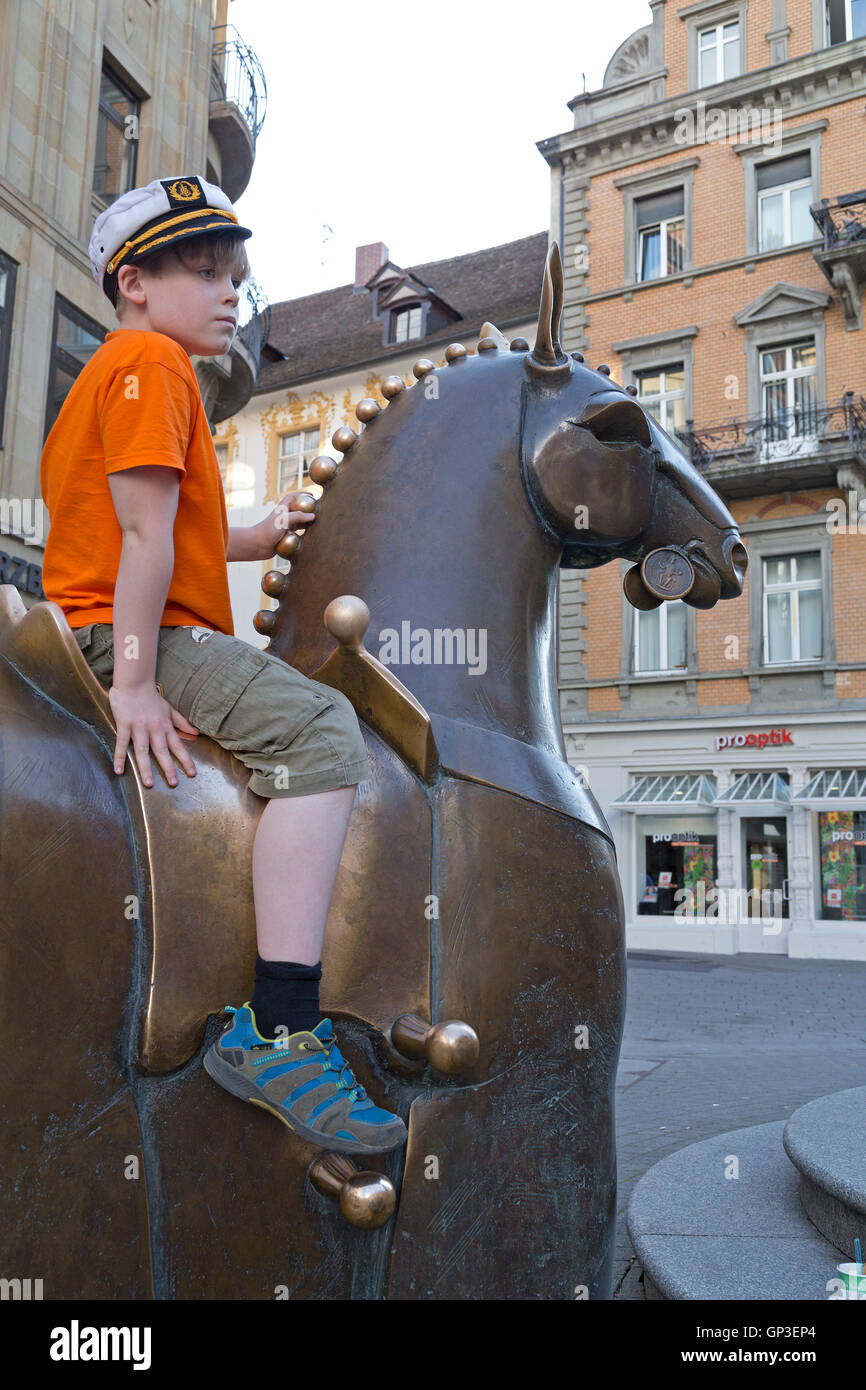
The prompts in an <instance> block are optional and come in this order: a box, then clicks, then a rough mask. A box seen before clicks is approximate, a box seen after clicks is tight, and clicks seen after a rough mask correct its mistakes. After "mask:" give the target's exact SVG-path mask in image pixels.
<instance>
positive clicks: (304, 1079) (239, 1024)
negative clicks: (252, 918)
mask: <svg viewBox="0 0 866 1390" xmlns="http://www.w3.org/2000/svg"><path fill="white" fill-rule="evenodd" d="M226 1007H227V1010H228V1012H229V1013H231V1014H234V1019H233V1020H232V1022H231V1023H229V1024H228V1026H227V1027H226V1029H225V1031H224V1032H223V1034H222V1036H221V1037H220V1038H218V1039H217V1041H216V1042H215V1043H214V1044H213V1046H212V1047H211V1048H209V1049H208V1051H207V1052H206V1053H205V1056H204V1068H205V1071H206V1072H207V1073H208V1075H209V1076H211V1077H213V1079H214V1081H216V1082H217V1083H218V1084H219V1085H220V1086H224V1087H225V1089H226V1090H227V1091H231V1093H232V1095H235V1096H240V1097H241V1099H242V1100H248V1101H250V1102H251V1104H253V1105H260V1106H261V1107H262V1108H263V1109H264V1110H270V1112H271V1114H272V1115H276V1116H277V1117H278V1118H279V1119H281V1120H282V1122H283V1124H285V1125H287V1126H288V1127H289V1129H291V1130H292V1131H293V1132H294V1133H295V1134H297V1135H298V1137H299V1138H301V1139H306V1140H307V1142H308V1143H309V1144H317V1145H319V1146H320V1147H321V1148H323V1149H334V1150H336V1151H337V1152H339V1153H350V1154H352V1153H355V1154H375V1153H384V1152H385V1151H387V1150H388V1149H396V1148H399V1146H400V1145H401V1144H405V1142H406V1140H407V1139H408V1137H409V1136H408V1132H407V1130H406V1126H405V1125H404V1123H403V1121H402V1120H401V1119H400V1117H399V1115H392V1114H391V1112H390V1111H389V1110H382V1109H380V1108H379V1106H377V1105H374V1104H373V1102H372V1100H371V1099H370V1097H369V1096H368V1095H367V1093H366V1091H365V1090H364V1087H363V1086H360V1085H359V1084H358V1082H357V1081H356V1080H355V1078H354V1076H353V1075H352V1072H351V1070H350V1068H349V1064H348V1062H347V1061H346V1060H345V1058H344V1057H343V1055H342V1053H341V1052H340V1049H339V1048H338V1047H337V1043H336V1039H335V1037H334V1029H333V1025H332V1023H331V1020H330V1019H329V1018H323V1019H322V1021H321V1023H319V1024H317V1025H316V1027H315V1028H314V1029H313V1030H312V1032H303V1033H292V1034H290V1035H289V1036H288V1037H282V1038H279V1039H274V1038H263V1037H262V1035H261V1033H260V1032H259V1030H258V1028H257V1027H256V1016H255V1014H254V1013H253V1011H252V1009H251V1008H250V1005H249V1001H248V1002H247V1003H246V1004H242V1005H241V1007H240V1008H239V1009H233V1008H232V1007H231V1005H227V1006H226Z"/></svg>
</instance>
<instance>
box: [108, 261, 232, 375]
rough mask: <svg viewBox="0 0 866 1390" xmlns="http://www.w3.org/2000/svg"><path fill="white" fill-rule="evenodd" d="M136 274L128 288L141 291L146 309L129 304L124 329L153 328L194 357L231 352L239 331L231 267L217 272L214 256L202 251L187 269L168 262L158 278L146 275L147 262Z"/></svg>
mask: <svg viewBox="0 0 866 1390" xmlns="http://www.w3.org/2000/svg"><path fill="white" fill-rule="evenodd" d="M136 269H137V270H138V277H137V279H135V280H131V281H130V284H129V286H128V288H129V289H134V288H135V289H140V290H141V291H143V293H144V295H145V303H144V304H143V305H139V304H136V303H135V302H132V303H130V304H129V305H128V306H127V309H126V312H125V313H124V316H123V320H122V322H121V325H120V326H121V327H122V328H127V327H133V326H134V327H136V328H150V329H151V330H153V331H154V332H156V333H165V334H166V335H167V336H168V337H169V338H174V340H175V342H178V343H180V345H181V347H183V348H186V351H187V352H188V353H190V355H192V354H193V353H195V354H197V355H198V356H200V357H217V356H219V355H220V354H221V353H224V352H228V350H229V347H230V346H231V343H232V339H233V338H234V336H235V333H236V332H237V323H238V301H239V296H238V281H236V280H235V279H233V277H232V272H231V270H230V269H229V267H228V266H223V267H222V268H219V267H217V264H216V261H215V259H214V256H213V253H212V252H210V251H208V250H204V251H200V252H197V253H196V255H195V256H194V257H191V258H190V261H189V265H185V264H184V263H183V262H182V261H181V260H180V259H179V258H176V257H167V258H166V260H165V263H164V265H163V268H162V272H161V273H160V274H159V275H152V274H149V273H148V270H147V261H146V260H145V261H142V262H141V263H140V264H139V265H138V266H137V267H136Z"/></svg>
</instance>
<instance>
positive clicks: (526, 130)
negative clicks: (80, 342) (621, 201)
mask: <svg viewBox="0 0 866 1390" xmlns="http://www.w3.org/2000/svg"><path fill="white" fill-rule="evenodd" d="M228 20H229V22H230V23H231V24H233V25H234V26H235V28H236V29H237V31H238V33H239V34H240V36H241V38H242V39H243V40H244V41H245V42H246V43H247V44H249V45H250V47H252V48H253V49H254V50H255V52H256V54H257V55H258V58H259V61H260V62H261V64H262V67H263V69H264V73H265V80H266V83H267V91H268V97H267V114H266V117H265V122H264V125H263V127H262V130H261V133H260V135H259V138H258V142H257V145H256V160H255V165H254V167H253V172H252V177H251V179H250V183H249V186H248V188H247V189H246V191H245V192H244V193H243V194H242V195H241V197H240V198H239V199H237V201H236V203H235V210H236V212H237V214H238V217H239V219H240V221H241V223H242V224H243V225H244V226H247V227H250V228H252V231H253V236H252V237H251V238H250V239H249V241H248V242H247V252H248V255H249V258H250V264H251V266H252V271H253V275H254V276H255V277H256V279H257V280H258V281H259V283H260V284H261V285H262V287H263V288H264V290H265V293H266V294H267V297H268V299H269V300H270V302H271V303H272V304H273V303H277V302H279V301H280V300H284V299H294V298H296V297H297V296H299V295H304V294H314V293H316V292H317V291H319V290H324V289H329V288H331V287H332V286H336V285H345V284H347V283H351V282H352V281H353V280H354V277H355V248H356V247H357V246H363V245H365V244H367V243H368V242H378V241H382V242H384V243H385V245H386V246H387V247H388V250H389V254H390V257H391V260H392V261H394V262H395V263H396V264H397V265H402V266H411V265H418V264H421V263H423V262H426V261H437V260H444V259H446V258H447V257H449V256H458V255H463V254H465V253H467V252H470V251H479V250H482V249H484V248H485V247H489V246H499V245H501V244H503V243H504V242H508V241H515V240H517V238H519V237H524V236H531V235H532V234H533V233H535V232H539V231H542V230H543V229H546V228H547V227H548V226H549V222H550V169H549V166H548V164H547V162H546V161H545V160H544V158H543V157H542V155H541V154H540V153H539V151H538V149H537V148H536V141H538V140H543V139H547V138H548V137H549V136H551V135H556V134H558V133H560V132H561V131H564V130H570V129H571V128H572V114H571V112H570V111H569V109H568V105H567V103H568V101H569V100H570V99H571V98H572V97H573V96H576V95H577V94H578V93H579V92H582V91H583V90H584V75H585V80H586V90H587V91H593V90H595V89H597V88H599V87H600V86H601V82H602V78H603V76H604V70H605V67H606V66H607V63H608V60H609V59H610V57H611V55H612V54H613V52H614V50H615V49H616V48H617V47H618V46H619V45H620V43H622V41H623V40H624V39H626V38H628V36H629V34H631V33H633V32H634V30H635V29H639V28H641V27H642V26H643V25H645V24H648V23H649V22H650V8H649V4H648V3H647V0H607V2H606V3H605V4H598V3H595V0H592V2H590V0H542V2H541V3H539V4H538V5H537V6H534V7H533V6H530V5H525V4H524V5H519V6H510V5H505V4H503V3H502V0H420V2H419V3H416V4H411V3H410V4H402V5H399V6H398V5H382V6H369V7H367V6H361V5H359V4H358V3H357V0H355V3H349V0H320V2H319V3H298V0H231V3H230V5H229V12H228Z"/></svg>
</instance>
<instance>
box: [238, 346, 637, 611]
mask: <svg viewBox="0 0 866 1390" xmlns="http://www.w3.org/2000/svg"><path fill="white" fill-rule="evenodd" d="M489 326H491V325H488V324H485V325H484V328H488V327H489ZM497 332H498V330H497ZM503 341H504V339H502V337H501V335H500V337H499V338H494V337H492V336H489V335H488V336H485V337H483V338H480V339H479V342H478V351H479V352H491V351H498V350H499V349H500V348H501V346H502V344H503ZM509 348H510V349H511V351H512V352H528V351H529V343H528V342H527V341H526V339H525V338H512V340H511V342H510V343H509ZM571 355H572V357H573V358H574V360H575V362H583V361H585V358H584V355H583V353H582V352H573V353H572V354H571ZM468 356H469V350H468V348H465V347H464V346H463V344H462V343H451V344H450V345H449V346H448V347H447V348H446V349H445V361H446V363H447V364H448V366H449V367H451V366H453V365H454V363H455V362H462V361H463V360H464V359H465V358H467V357H468ZM435 370H436V363H435V362H431V361H430V358H429V357H421V358H419V359H418V361H417V362H415V363H413V365H412V374H413V376H414V377H415V379H416V380H417V381H421V379H422V378H423V377H425V376H427V374H428V372H432V371H435ZM596 371H597V372H601V374H602V376H610V367H609V366H608V365H607V363H606V362H602V363H601V365H600V366H598V367H596ZM381 390H382V395H383V396H384V397H385V399H386V401H391V400H393V399H394V397H395V396H399V395H400V393H401V392H402V391H405V390H406V383H405V381H404V380H403V378H402V377H401V376H387V377H386V378H385V380H384V381H383V382H382V387H381ZM626 390H627V392H628V394H629V395H630V396H636V395H637V387H636V386H627V387H626ZM382 410H383V407H382V406H381V405H380V404H379V402H378V401H377V400H374V399H373V397H372V396H365V398H364V399H363V400H362V401H359V402H358V404H357V405H356V406H355V415H356V416H357V418H358V420H359V421H360V423H361V424H362V425H369V424H370V423H371V422H372V421H373V420H375V418H376V416H377V415H381V413H382ZM358 438H359V436H358V435H357V434H356V433H355V431H354V430H353V429H351V428H350V427H349V426H348V425H341V426H340V428H339V429H337V430H335V431H334V434H333V435H332V436H331V443H332V445H333V446H334V448H335V449H336V450H338V452H339V453H341V454H345V453H348V451H349V449H351V447H352V445H353V444H354V443H355V442H356V440H357V439H358ZM338 467H339V464H338V463H337V461H336V459H332V458H331V457H330V456H329V455H328V454H322V455H320V457H319V458H317V459H313V462H312V463H311V464H310V469H309V472H310V477H311V478H312V480H313V482H314V483H318V484H319V486H320V487H326V486H327V485H328V483H329V482H330V481H331V479H332V478H333V477H334V476H335V475H336V472H337V469H338ZM315 506H316V502H315V498H313V497H311V496H310V494H309V493H306V494H302V495H301V496H300V497H299V499H298V501H297V503H296V507H295V510H297V511H299V512H312V511H314V510H315ZM300 545H301V537H300V536H297V535H294V534H292V535H290V536H284V537H283V539H282V540H281V541H280V542H279V544H278V545H277V547H276V551H275V553H276V554H277V555H279V557H280V559H281V560H289V561H291V562H292V568H294V562H295V559H296V557H297V554H298V551H299V549H300ZM288 582H289V573H288V572H286V571H285V570H268V572H267V574H266V575H265V577H264V579H263V580H262V592H263V593H265V594H267V595H268V597H269V598H275V599H279V598H281V596H282V594H283V593H284V591H285V588H286V585H287V584H288ZM276 620H277V610H276V609H274V608H262V609H260V610H259V612H258V613H257V614H256V616H255V617H254V618H253V627H254V628H255V630H256V632H260V633H261V634H262V636H263V637H268V636H270V634H271V633H272V632H273V629H274V625H275V623H276Z"/></svg>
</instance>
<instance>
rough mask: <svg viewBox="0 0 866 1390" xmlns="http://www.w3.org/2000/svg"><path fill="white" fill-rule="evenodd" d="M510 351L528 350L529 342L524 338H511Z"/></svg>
mask: <svg viewBox="0 0 866 1390" xmlns="http://www.w3.org/2000/svg"><path fill="white" fill-rule="evenodd" d="M510 347H511V351H512V352H528V351H529V343H528V342H527V341H526V339H525V338H512V339H511V343H510Z"/></svg>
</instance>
